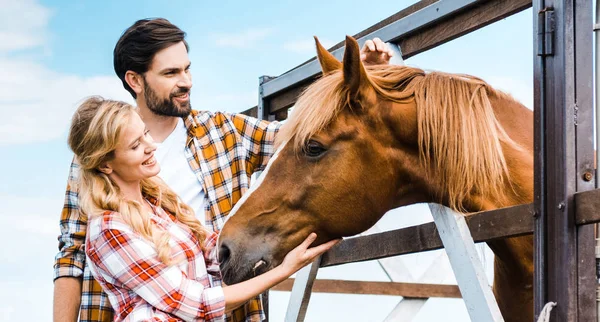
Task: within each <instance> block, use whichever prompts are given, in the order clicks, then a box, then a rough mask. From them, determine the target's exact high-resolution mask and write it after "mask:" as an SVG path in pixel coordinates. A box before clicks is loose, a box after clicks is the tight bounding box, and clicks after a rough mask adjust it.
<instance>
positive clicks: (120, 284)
mask: <svg viewBox="0 0 600 322" xmlns="http://www.w3.org/2000/svg"><path fill="white" fill-rule="evenodd" d="M150 220H151V221H152V222H153V223H154V224H155V225H156V226H157V227H158V228H159V229H162V230H165V231H168V232H169V234H170V236H171V237H170V240H169V246H170V247H171V256H172V259H173V261H174V263H173V264H172V265H165V264H164V263H163V262H162V261H161V260H160V259H159V258H158V253H157V252H156V249H155V247H154V244H153V243H152V242H150V241H149V240H147V239H145V238H144V237H142V236H141V235H139V234H138V233H135V232H133V230H132V228H131V226H129V225H128V224H127V223H125V222H124V221H123V218H122V217H121V215H119V214H118V213H115V212H110V211H107V212H105V213H104V214H103V215H102V216H100V217H97V218H94V219H92V220H90V221H89V222H88V229H87V239H86V241H85V244H86V255H87V261H88V265H89V266H90V270H91V271H92V272H93V274H94V276H95V277H96V280H97V281H98V282H99V283H100V285H102V288H103V289H105V290H106V293H107V294H108V297H109V299H110V302H111V303H112V304H113V308H114V310H115V321H155V320H159V321H180V320H183V321H207V322H209V321H210V322H214V321H223V319H224V313H225V296H224V294H223V289H222V288H221V286H216V287H212V286H211V283H210V280H209V275H208V274H211V275H212V276H213V277H214V278H216V279H221V273H220V271H219V263H218V262H217V254H216V247H215V246H216V244H217V237H218V235H217V233H212V234H211V235H209V236H208V238H207V239H206V240H205V241H203V242H204V245H205V250H204V251H202V248H201V245H200V241H198V239H197V238H196V236H194V234H193V233H192V231H191V230H190V229H189V228H188V227H186V226H185V225H182V224H178V223H177V220H176V218H175V217H174V216H172V215H170V214H168V213H166V212H165V211H164V210H163V209H162V208H161V207H156V206H153V213H152V214H151V215H150Z"/></svg>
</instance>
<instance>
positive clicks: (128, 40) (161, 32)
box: [113, 18, 189, 98]
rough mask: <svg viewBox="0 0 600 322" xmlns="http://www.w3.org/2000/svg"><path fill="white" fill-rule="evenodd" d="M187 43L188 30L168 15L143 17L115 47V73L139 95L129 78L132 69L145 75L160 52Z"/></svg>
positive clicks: (126, 32)
mask: <svg viewBox="0 0 600 322" xmlns="http://www.w3.org/2000/svg"><path fill="white" fill-rule="evenodd" d="M182 41H183V43H184V44H185V48H186V50H189V47H188V44H187V42H186V41H185V32H183V31H182V30H181V29H179V28H178V27H177V26H175V25H174V24H172V23H171V22H169V20H167V19H164V18H155V19H142V20H138V21H136V22H135V23H134V24H133V25H132V26H131V27H129V28H127V30H125V32H124V33H123V35H121V38H119V41H117V45H116V46H115V49H114V51H113V60H114V67H115V73H117V76H118V77H119V78H120V79H121V82H123V87H125V89H126V90H127V91H128V92H129V93H131V95H132V96H133V97H134V98H136V94H135V92H134V91H133V89H132V88H131V87H129V85H128V84H127V82H126V81H125V73H126V72H127V71H128V70H131V71H134V72H136V73H138V74H141V75H143V74H144V73H145V72H147V71H148V68H149V67H150V63H152V59H153V58H154V55H156V53H157V52H159V51H161V50H163V49H165V48H167V47H169V46H172V45H175V44H177V43H179V42H182Z"/></svg>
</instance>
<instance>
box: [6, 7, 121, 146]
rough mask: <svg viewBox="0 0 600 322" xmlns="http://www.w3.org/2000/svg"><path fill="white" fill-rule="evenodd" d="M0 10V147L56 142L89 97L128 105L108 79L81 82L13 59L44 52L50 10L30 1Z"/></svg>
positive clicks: (113, 80) (114, 81)
mask: <svg viewBox="0 0 600 322" xmlns="http://www.w3.org/2000/svg"><path fill="white" fill-rule="evenodd" d="M0 7H1V8H2V10H0V70H1V71H2V75H3V77H2V78H0V146H5V145H11V144H22V143H29V142H42V141H49V140H52V139H56V138H58V137H60V136H61V135H62V134H63V133H64V132H65V131H66V130H67V127H68V124H69V121H70V118H71V115H72V113H73V111H74V110H75V108H76V105H77V103H79V102H81V101H82V99H83V98H85V97H87V96H90V95H102V96H104V97H106V98H113V99H120V100H125V101H128V102H130V103H131V102H133V99H132V98H131V96H130V95H129V94H128V93H127V92H126V91H125V90H124V89H123V87H122V86H121V84H120V81H119V80H118V78H116V77H114V76H93V77H85V78H83V77H79V76H76V75H68V74H63V73H59V72H56V71H53V70H50V69H48V68H46V67H45V66H43V65H40V64H38V63H35V62H33V61H30V60H27V59H24V58H19V56H18V55H15V54H14V52H15V51H19V50H25V49H31V48H42V49H45V51H47V49H48V43H47V41H48V39H49V37H50V32H49V31H48V22H49V19H50V18H51V16H52V13H51V10H49V9H47V8H45V7H43V6H41V5H39V4H38V3H36V2H34V1H30V0H27V1H9V0H0ZM8 53H13V54H12V55H11V56H7V55H6V54H8Z"/></svg>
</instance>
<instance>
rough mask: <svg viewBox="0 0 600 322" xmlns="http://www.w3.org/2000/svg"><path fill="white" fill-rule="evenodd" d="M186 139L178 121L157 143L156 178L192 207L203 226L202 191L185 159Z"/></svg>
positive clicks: (185, 131) (155, 154) (180, 121)
mask: <svg viewBox="0 0 600 322" xmlns="http://www.w3.org/2000/svg"><path fill="white" fill-rule="evenodd" d="M187 137H188V135H187V130H186V128H185V125H184V124H183V119H179V121H178V122H177V125H176V126H175V129H174V130H173V132H172V133H171V134H170V135H169V136H168V137H167V138H166V139H165V140H164V141H163V142H162V143H157V149H156V151H155V152H154V156H155V157H156V160H157V161H158V163H159V164H160V173H159V174H158V176H159V177H161V178H162V179H163V180H164V181H165V182H166V183H167V185H169V187H170V188H171V189H173V191H175V193H177V194H178V195H179V197H180V198H181V200H183V202H184V203H186V204H187V205H189V206H190V207H192V209H193V210H194V212H195V213H196V217H197V218H198V219H199V220H200V222H201V223H203V224H204V221H205V214H204V190H203V189H202V183H201V182H200V180H199V179H198V177H197V176H196V174H195V173H194V171H193V170H192V168H191V167H190V164H189V162H188V160H187V158H186V154H185V147H186V146H185V143H186V141H187Z"/></svg>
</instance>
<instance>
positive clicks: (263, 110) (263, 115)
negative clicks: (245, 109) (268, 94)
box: [256, 75, 275, 120]
mask: <svg viewBox="0 0 600 322" xmlns="http://www.w3.org/2000/svg"><path fill="white" fill-rule="evenodd" d="M274 78H275V77H272V76H265V75H263V76H260V77H259V78H258V105H257V106H256V108H257V110H256V117H257V118H258V119H259V120H264V119H267V116H268V114H269V113H268V111H269V108H268V106H266V105H267V102H266V101H265V95H264V86H265V84H266V83H268V82H269V81H271V80H273V79H274Z"/></svg>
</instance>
